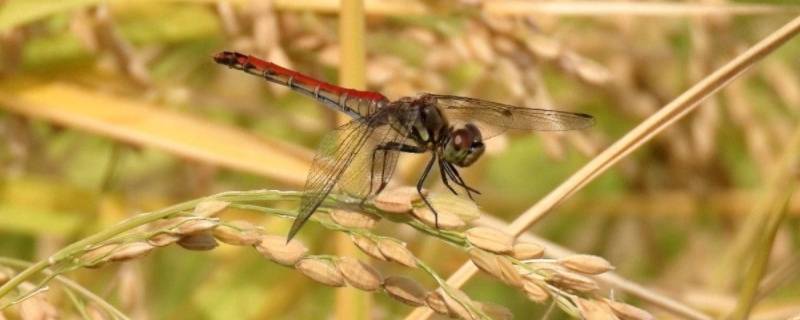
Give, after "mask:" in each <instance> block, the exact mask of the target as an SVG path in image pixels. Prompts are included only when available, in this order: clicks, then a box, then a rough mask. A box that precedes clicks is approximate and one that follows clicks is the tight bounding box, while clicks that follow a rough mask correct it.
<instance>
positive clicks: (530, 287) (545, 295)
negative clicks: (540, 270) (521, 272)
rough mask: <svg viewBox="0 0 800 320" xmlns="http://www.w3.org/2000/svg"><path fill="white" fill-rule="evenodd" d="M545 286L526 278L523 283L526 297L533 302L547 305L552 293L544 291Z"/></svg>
mask: <svg viewBox="0 0 800 320" xmlns="http://www.w3.org/2000/svg"><path fill="white" fill-rule="evenodd" d="M543 286H544V284H540V283H539V281H538V280H536V279H533V278H529V277H524V278H523V282H522V289H523V290H525V295H527V296H528V299H530V300H531V301H533V302H536V303H545V302H547V300H548V299H550V293H549V292H547V290H545V289H544V287H543Z"/></svg>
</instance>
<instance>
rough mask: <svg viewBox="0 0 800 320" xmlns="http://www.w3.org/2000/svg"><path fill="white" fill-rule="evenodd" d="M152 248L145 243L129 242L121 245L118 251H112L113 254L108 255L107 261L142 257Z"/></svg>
mask: <svg viewBox="0 0 800 320" xmlns="http://www.w3.org/2000/svg"><path fill="white" fill-rule="evenodd" d="M153 248H154V247H153V246H152V245H150V244H149V243H147V242H131V243H127V244H123V245H121V246H120V247H119V249H117V250H114V252H113V253H111V254H110V255H108V257H107V258H106V260H108V261H126V260H131V259H136V258H139V257H142V256H144V255H146V254H148V253H150V251H152V250H153Z"/></svg>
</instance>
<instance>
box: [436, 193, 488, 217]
mask: <svg viewBox="0 0 800 320" xmlns="http://www.w3.org/2000/svg"><path fill="white" fill-rule="evenodd" d="M428 201H430V202H431V205H432V206H433V207H434V208H436V211H437V212H441V211H444V212H447V213H450V214H454V215H456V216H457V217H458V218H459V219H461V220H462V221H467V222H469V221H472V220H475V219H478V218H480V217H481V210H480V208H478V205H476V204H475V202H473V201H470V200H467V199H464V198H461V197H459V196H456V195H453V194H450V193H432V194H431V195H430V196H428ZM426 207H427V206H426Z"/></svg>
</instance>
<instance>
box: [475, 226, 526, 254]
mask: <svg viewBox="0 0 800 320" xmlns="http://www.w3.org/2000/svg"><path fill="white" fill-rule="evenodd" d="M465 235H466V236H467V241H469V243H470V244H471V245H473V246H476V247H478V248H481V249H484V250H486V251H491V252H494V253H510V252H511V250H512V249H513V244H514V238H512V237H511V236H510V235H508V234H506V233H505V232H502V231H500V230H497V229H493V228H487V227H475V228H472V229H469V230H467V231H466V232H465Z"/></svg>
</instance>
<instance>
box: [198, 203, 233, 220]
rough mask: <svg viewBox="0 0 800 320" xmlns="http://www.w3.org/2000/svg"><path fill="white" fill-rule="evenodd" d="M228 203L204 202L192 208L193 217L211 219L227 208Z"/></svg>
mask: <svg viewBox="0 0 800 320" xmlns="http://www.w3.org/2000/svg"><path fill="white" fill-rule="evenodd" d="M228 205H230V203H228V202H225V201H219V200H206V201H203V202H200V203H198V204H197V205H196V206H195V207H194V213H193V215H195V216H198V217H212V216H214V215H216V214H218V213H220V212H222V211H223V210H225V208H227V207H228Z"/></svg>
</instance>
